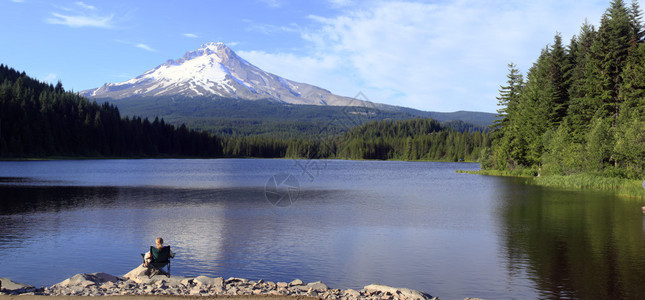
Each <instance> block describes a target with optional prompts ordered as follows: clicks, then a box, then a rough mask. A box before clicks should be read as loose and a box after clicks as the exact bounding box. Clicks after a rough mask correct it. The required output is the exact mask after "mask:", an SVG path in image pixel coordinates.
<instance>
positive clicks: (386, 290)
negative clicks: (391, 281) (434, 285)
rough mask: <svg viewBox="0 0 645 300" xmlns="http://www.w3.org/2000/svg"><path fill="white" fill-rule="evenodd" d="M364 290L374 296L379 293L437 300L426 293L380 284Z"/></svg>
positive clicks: (368, 286) (421, 299) (404, 297)
mask: <svg viewBox="0 0 645 300" xmlns="http://www.w3.org/2000/svg"><path fill="white" fill-rule="evenodd" d="M363 289H364V290H365V291H367V292H368V293H370V294H374V293H378V292H381V293H383V294H386V293H390V294H391V295H397V294H398V295H399V297H401V298H403V299H419V300H426V299H427V300H430V299H436V298H433V297H432V296H430V295H428V294H426V293H424V292H420V291H415V290H411V289H406V288H394V287H391V286H387V285H380V284H370V285H367V286H365V287H364V288H363Z"/></svg>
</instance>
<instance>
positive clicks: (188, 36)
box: [181, 33, 199, 39]
mask: <svg viewBox="0 0 645 300" xmlns="http://www.w3.org/2000/svg"><path fill="white" fill-rule="evenodd" d="M181 35H183V36H185V37H187V38H193V39H196V38H198V37H199V36H197V35H196V34H194V33H182V34H181Z"/></svg>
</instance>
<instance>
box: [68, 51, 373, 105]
mask: <svg viewBox="0 0 645 300" xmlns="http://www.w3.org/2000/svg"><path fill="white" fill-rule="evenodd" d="M81 94H82V95H84V96H86V97H91V98H113V99H123V98H128V97H133V96H144V97H146V96H147V97H154V96H169V95H182V96H188V97H195V96H219V97H227V98H237V99H244V100H258V99H273V100H276V101H281V102H286V103H291V104H311V105H334V106H364V105H366V103H365V102H363V101H360V100H356V99H352V98H348V97H342V96H337V95H334V94H332V93H331V92H329V91H327V90H324V89H321V88H319V87H316V86H313V85H309V84H305V83H299V82H295V81H291V80H288V79H285V78H282V77H280V76H277V75H274V74H271V73H268V72H265V71H263V70H261V69H260V68H258V67H256V66H254V65H252V64H250V63H249V62H247V61H246V60H244V59H242V58H241V57H239V56H238V55H237V54H235V52H233V50H231V49H230V48H229V47H227V46H226V45H224V44H223V43H208V44H204V45H202V46H201V47H200V48H199V49H197V50H195V51H190V52H186V54H185V55H184V56H183V57H182V58H179V59H177V60H172V59H171V60H168V61H167V62H166V63H164V64H162V65H160V66H158V67H156V68H154V69H152V70H150V71H147V72H145V73H143V74H141V75H139V76H137V77H135V78H133V79H130V80H128V81H124V82H121V83H106V84H104V85H103V86H102V87H99V88H96V89H91V90H86V91H82V92H81Z"/></svg>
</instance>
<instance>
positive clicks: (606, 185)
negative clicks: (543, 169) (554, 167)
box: [534, 174, 645, 198]
mask: <svg viewBox="0 0 645 300" xmlns="http://www.w3.org/2000/svg"><path fill="white" fill-rule="evenodd" d="M534 183H535V184H537V185H540V186H548V187H558V188H573V189H585V190H605V191H615V192H616V194H618V195H619V196H624V197H630V198H645V190H644V189H643V187H642V186H641V184H642V182H641V181H640V180H630V179H624V178H618V177H605V176H602V175H595V174H575V175H567V176H563V175H549V176H540V177H535V179H534Z"/></svg>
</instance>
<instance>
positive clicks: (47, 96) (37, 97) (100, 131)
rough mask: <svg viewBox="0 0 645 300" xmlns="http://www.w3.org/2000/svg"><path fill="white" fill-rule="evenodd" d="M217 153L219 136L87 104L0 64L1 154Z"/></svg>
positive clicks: (75, 95)
mask: <svg viewBox="0 0 645 300" xmlns="http://www.w3.org/2000/svg"><path fill="white" fill-rule="evenodd" d="M50 156H92V157H151V156H204V157H220V156H222V147H221V140H220V139H218V138H217V137H214V136H212V135H209V134H207V133H201V132H197V131H194V130H189V129H187V128H186V126H180V127H179V128H176V127H175V126H172V125H169V124H166V123H165V122H164V121H163V120H158V119H155V120H154V121H152V122H150V121H149V120H148V119H141V118H132V119H130V118H121V115H120V113H119V110H118V109H117V108H116V107H114V106H112V105H110V104H108V103H104V104H101V105H99V104H97V103H96V102H90V101H89V100H87V99H86V98H84V97H81V96H78V95H77V94H75V93H73V92H67V91H65V90H64V89H63V86H62V84H61V83H60V82H59V83H58V84H57V85H56V86H53V85H51V84H45V83H42V82H39V81H37V80H35V79H32V78H30V77H29V76H27V75H26V74H25V73H24V72H22V73H20V72H18V71H16V70H14V69H12V68H9V67H7V66H4V65H0V157H50Z"/></svg>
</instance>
